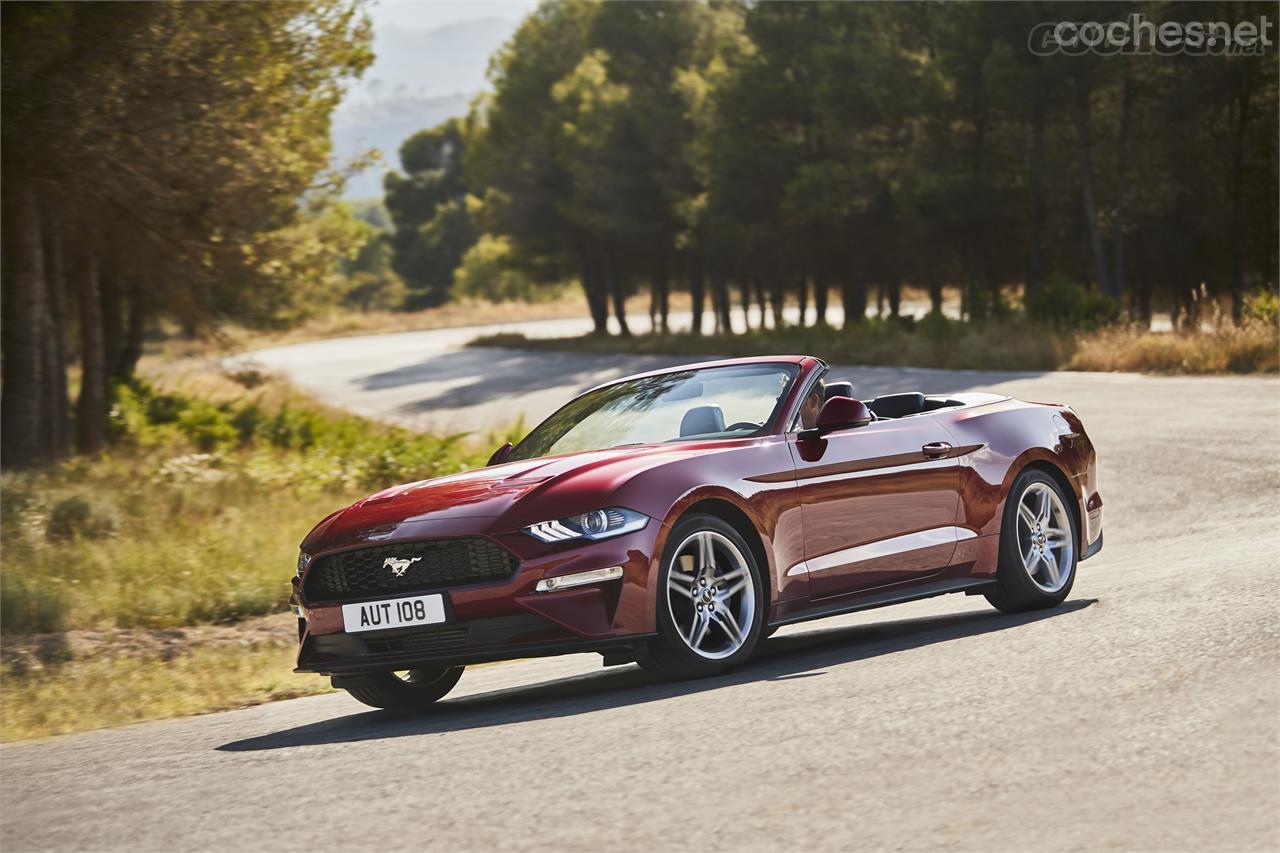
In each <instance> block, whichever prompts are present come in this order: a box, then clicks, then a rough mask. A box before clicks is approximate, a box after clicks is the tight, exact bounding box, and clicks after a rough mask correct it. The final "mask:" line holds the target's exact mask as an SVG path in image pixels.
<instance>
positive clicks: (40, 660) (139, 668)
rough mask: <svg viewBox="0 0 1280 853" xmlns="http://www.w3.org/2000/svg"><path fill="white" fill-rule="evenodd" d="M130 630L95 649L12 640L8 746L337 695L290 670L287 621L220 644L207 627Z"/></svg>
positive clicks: (3, 725) (1, 734)
mask: <svg viewBox="0 0 1280 853" xmlns="http://www.w3.org/2000/svg"><path fill="white" fill-rule="evenodd" d="M76 633H77V634H84V633H87V632H76ZM121 633H126V634H127V635H128V638H127V639H124V638H122V639H121V640H120V641H119V642H116V643H111V642H105V643H96V644H94V645H91V646H86V645H85V644H82V643H80V642H77V641H75V640H72V641H70V642H68V641H67V640H66V635H58V640H59V643H58V645H57V646H54V647H52V648H50V647H48V645H46V647H43V648H42V647H40V646H38V645H34V644H30V643H23V642H21V641H19V642H14V641H13V640H12V639H11V640H10V641H9V642H7V643H6V644H5V650H4V651H5V655H4V658H5V662H4V664H3V667H4V669H3V674H4V692H3V715H2V716H0V740H4V741H12V740H20V739H25V738H34V737H47V736H49V735H57V734H67V733H71V732H77V731H87V730H90V729H97V728H104V727H106V726H117V725H122V724H124V723H136V722H141V721H143V720H158V719H164V718H167V717H177V716H184V715H189V714H203V713H208V712H210V711H219V710H225V709H227V708H238V707H243V706H246V705H258V704H261V703H263V702H271V701H275V700H278V699H293V698H295V697H298V696H311V695H316V694H319V693H328V692H331V690H332V688H330V687H329V682H328V681H327V680H326V679H323V678H315V677H306V676H302V675H295V674H294V673H293V672H292V671H291V670H292V669H293V660H294V657H295V655H296V654H297V642H296V634H294V633H293V620H292V619H289V618H288V616H287V615H286V616H284V617H283V618H280V619H277V620H275V624H273V625H272V630H270V631H261V630H258V631H253V632H244V631H239V630H233V631H228V632H227V633H228V636H227V638H225V639H224V640H221V641H219V640H212V639H205V638H203V637H201V636H200V632H199V631H183V630H169V631H165V632H136V631H131V632H121ZM150 633H163V634H164V635H165V639H166V640H167V641H168V642H167V643H165V644H158V643H150V644H141V645H140V644H139V643H138V642H137V636H138V635H139V634H146V635H149V634H150ZM246 633H247V634H248V636H243V635H245V634H246ZM191 634H194V635H195V636H189V635H191ZM37 639H42V638H37Z"/></svg>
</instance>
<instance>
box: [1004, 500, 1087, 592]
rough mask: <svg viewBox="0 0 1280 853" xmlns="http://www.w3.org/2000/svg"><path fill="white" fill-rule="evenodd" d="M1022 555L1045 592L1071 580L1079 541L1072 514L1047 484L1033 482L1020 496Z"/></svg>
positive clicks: (1030, 572) (1059, 587)
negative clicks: (1075, 540) (1075, 537)
mask: <svg viewBox="0 0 1280 853" xmlns="http://www.w3.org/2000/svg"><path fill="white" fill-rule="evenodd" d="M1017 538H1018V554H1019V556H1021V557H1022V567H1023V568H1024V569H1026V572H1027V575H1028V576H1029V577H1030V578H1031V582H1032V583H1034V584H1035V585H1036V586H1037V587H1039V588H1040V590H1041V591H1043V592H1047V593H1049V594H1051V595H1052V594H1053V593H1056V592H1058V591H1060V590H1061V589H1062V588H1063V587H1064V586H1066V585H1067V581H1069V580H1071V571H1072V569H1073V567H1074V566H1075V559H1074V557H1075V550H1076V547H1075V542H1074V540H1073V538H1072V536H1071V516H1070V515H1068V510H1067V507H1066V505H1065V504H1063V502H1062V498H1061V497H1059V496H1058V493H1057V492H1056V491H1054V490H1053V489H1052V488H1050V486H1049V484H1047V483H1032V484H1031V485H1029V486H1027V488H1026V490H1025V491H1023V493H1022V497H1020V498H1019V499H1018V537H1017Z"/></svg>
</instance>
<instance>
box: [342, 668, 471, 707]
mask: <svg viewBox="0 0 1280 853" xmlns="http://www.w3.org/2000/svg"><path fill="white" fill-rule="evenodd" d="M464 669H466V667H462V666H450V667H443V668H437V669H410V670H406V671H404V672H377V673H374V674H372V675H370V676H369V677H368V679H367V680H364V679H362V683H361V684H360V685H359V686H352V687H347V688H344V689H345V690H346V691H347V692H348V693H350V694H351V695H352V696H353V697H354V698H356V699H357V700H359V701H360V702H363V703H364V704H366V705H368V706H370V707H372V708H387V709H395V710H411V709H421V708H426V707H428V706H429V705H431V704H433V703H434V702H436V701H437V700H439V699H442V698H444V696H445V694H446V693H448V692H449V691H450V690H452V689H453V686H454V685H455V684H457V683H458V679H459V678H461V677H462V670H464Z"/></svg>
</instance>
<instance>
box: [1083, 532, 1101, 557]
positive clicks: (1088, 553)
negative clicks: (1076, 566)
mask: <svg viewBox="0 0 1280 853" xmlns="http://www.w3.org/2000/svg"><path fill="white" fill-rule="evenodd" d="M1101 550H1102V531H1098V538H1097V539H1096V540H1095V541H1094V542H1093V544H1091V545H1090V546H1089V547H1088V548H1085V549H1084V555H1083V556H1081V557H1080V559H1082V560H1087V559H1089V558H1090V557H1092V556H1093V555H1094V554H1096V553H1098V552H1099V551H1101Z"/></svg>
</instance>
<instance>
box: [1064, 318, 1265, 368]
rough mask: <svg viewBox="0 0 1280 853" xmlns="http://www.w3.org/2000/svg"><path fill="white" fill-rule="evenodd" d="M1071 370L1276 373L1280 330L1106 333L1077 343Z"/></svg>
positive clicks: (1223, 327) (1253, 326) (1225, 326)
mask: <svg viewBox="0 0 1280 853" xmlns="http://www.w3.org/2000/svg"><path fill="white" fill-rule="evenodd" d="M1064 367H1065V369H1067V370H1106V371H1111V370H1134V371H1141V372H1148V373H1189V374H1214V373H1276V372H1278V371H1280V329H1278V328H1277V326H1276V325H1275V324H1274V323H1268V322H1266V321H1264V320H1249V321H1246V322H1245V323H1243V324H1241V325H1239V326H1234V325H1231V324H1229V323H1222V324H1219V325H1218V326H1217V327H1216V328H1214V329H1212V330H1210V331H1197V332H1149V331H1145V330H1142V329H1134V328H1128V327H1124V328H1112V329H1103V330H1101V331H1098V332H1094V333H1091V334H1085V335H1081V336H1079V337H1078V338H1077V339H1076V342H1075V351H1074V352H1073V353H1072V355H1071V358H1070V359H1068V361H1067V362H1066V364H1065V365H1064Z"/></svg>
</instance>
